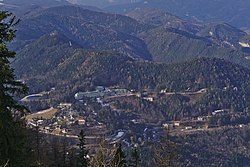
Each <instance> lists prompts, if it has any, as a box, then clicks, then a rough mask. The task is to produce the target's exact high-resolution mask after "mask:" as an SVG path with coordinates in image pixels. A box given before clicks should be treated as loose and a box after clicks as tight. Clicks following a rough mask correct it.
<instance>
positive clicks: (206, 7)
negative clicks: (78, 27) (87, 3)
mask: <svg viewBox="0 0 250 167" xmlns="http://www.w3.org/2000/svg"><path fill="white" fill-rule="evenodd" d="M145 7H146V8H158V9H163V10H165V11H168V12H170V13H172V14H174V15H177V16H179V17H181V18H187V19H191V20H198V21H204V22H211V21H212V22H214V21H223V22H228V23H229V24H232V25H234V26H236V27H238V28H246V27H250V22H249V19H248V18H249V16H250V12H249V10H248V9H249V7H250V2H249V1H248V0H241V1H238V0H216V1H213V0H211V1H205V0H147V1H142V2H138V3H136V4H126V5H117V6H111V7H108V8H107V9H108V10H110V11H113V12H119V13H124V12H125V13H126V12H129V11H131V10H134V9H135V8H145Z"/></svg>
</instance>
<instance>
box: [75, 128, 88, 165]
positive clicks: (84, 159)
mask: <svg viewBox="0 0 250 167" xmlns="http://www.w3.org/2000/svg"><path fill="white" fill-rule="evenodd" d="M78 138H79V141H80V143H79V144H78V147H79V150H80V152H79V156H78V166H79V167H88V166H89V159H88V150H87V149H86V147H85V145H86V139H85V134H84V132H83V130H81V132H80V134H79V135H78Z"/></svg>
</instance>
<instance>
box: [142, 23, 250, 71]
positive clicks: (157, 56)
mask: <svg viewBox="0 0 250 167" xmlns="http://www.w3.org/2000/svg"><path fill="white" fill-rule="evenodd" d="M140 36H141V38H142V39H143V40H144V41H145V43H146V44H147V46H148V49H149V51H150V53H151V54H152V55H153V60H155V61H161V62H168V63H172V62H180V61H186V60H190V59H193V58H196V57H218V58H224V59H225V60H228V61H231V62H236V63H238V64H241V65H244V66H246V67H250V62H249V61H248V60H247V59H246V58H245V57H247V56H248V55H247V54H245V53H243V52H241V51H240V50H237V49H235V48H234V47H231V46H229V47H228V46H227V45H226V46H224V45H225V44H224V41H223V42H220V41H219V38H216V39H214V40H213V39H212V38H207V37H202V36H198V35H193V34H192V33H189V32H187V31H182V30H178V29H175V28H163V27H158V28H155V29H152V30H149V31H146V32H143V33H141V35H140Z"/></svg>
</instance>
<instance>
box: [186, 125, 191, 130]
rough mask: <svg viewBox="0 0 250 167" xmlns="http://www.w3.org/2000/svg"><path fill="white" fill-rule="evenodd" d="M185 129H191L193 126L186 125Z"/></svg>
mask: <svg viewBox="0 0 250 167" xmlns="http://www.w3.org/2000/svg"><path fill="white" fill-rule="evenodd" d="M185 129H186V130H191V129H193V127H192V126H186V127H185Z"/></svg>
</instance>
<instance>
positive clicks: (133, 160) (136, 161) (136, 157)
mask: <svg viewBox="0 0 250 167" xmlns="http://www.w3.org/2000/svg"><path fill="white" fill-rule="evenodd" d="M140 161H141V160H140V152H139V151H138V148H136V147H134V148H132V150H131V155H130V159H129V165H128V166H129V167H139V166H140Z"/></svg>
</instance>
